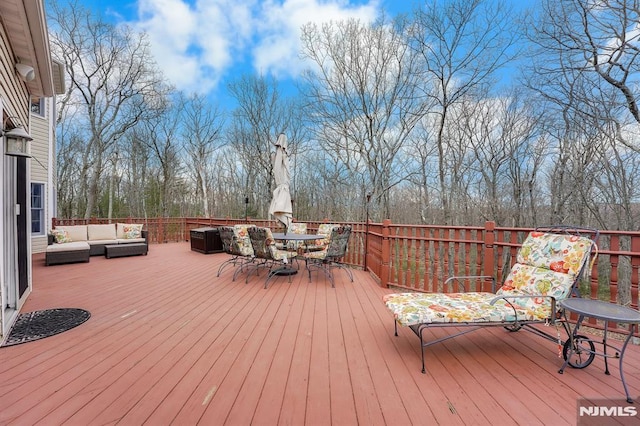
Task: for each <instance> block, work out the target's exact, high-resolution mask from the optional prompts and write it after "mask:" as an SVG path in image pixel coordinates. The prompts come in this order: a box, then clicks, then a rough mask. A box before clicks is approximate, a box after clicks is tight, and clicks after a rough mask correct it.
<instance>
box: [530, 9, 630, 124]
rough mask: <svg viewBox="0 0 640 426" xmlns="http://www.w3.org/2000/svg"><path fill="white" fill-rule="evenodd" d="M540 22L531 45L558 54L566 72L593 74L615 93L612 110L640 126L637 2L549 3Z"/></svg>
mask: <svg viewBox="0 0 640 426" xmlns="http://www.w3.org/2000/svg"><path fill="white" fill-rule="evenodd" d="M541 16H542V18H543V21H542V22H541V24H540V25H537V26H536V27H535V29H536V30H537V31H536V32H535V35H536V37H535V38H532V40H533V41H534V42H537V43H539V44H540V45H541V46H542V47H544V48H545V49H548V50H550V51H551V52H555V54H556V57H558V58H559V59H560V63H561V65H562V66H564V67H570V68H571V69H572V70H575V72H577V73H583V74H592V75H594V76H595V77H597V78H598V79H599V80H600V83H602V84H604V85H607V86H609V87H610V88H611V89H612V90H614V91H616V92H617V93H618V94H619V96H618V98H617V99H611V101H612V102H611V104H610V105H608V108H616V107H619V106H622V107H624V108H626V110H627V111H628V113H629V114H630V115H631V116H632V117H633V119H634V120H635V121H636V122H637V123H640V110H639V107H638V97H639V95H640V92H639V89H638V85H637V84H636V78H635V76H636V75H637V73H638V72H639V71H640V58H639V55H640V32H639V31H638V22H639V21H640V4H639V3H638V1H637V0H600V1H593V0H565V1H560V2H558V1H554V0H545V1H544V2H543V4H542V12H541ZM600 83H599V82H595V80H594V84H595V85H596V86H597V85H599V84H600Z"/></svg>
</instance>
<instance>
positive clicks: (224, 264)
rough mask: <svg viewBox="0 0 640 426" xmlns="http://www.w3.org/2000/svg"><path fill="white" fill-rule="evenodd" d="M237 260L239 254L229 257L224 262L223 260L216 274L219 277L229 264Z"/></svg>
mask: <svg viewBox="0 0 640 426" xmlns="http://www.w3.org/2000/svg"><path fill="white" fill-rule="evenodd" d="M237 261H238V256H232V257H231V259H227V260H225V261H224V262H222V265H220V267H219V268H218V275H216V276H217V277H219V276H220V274H221V273H222V270H223V269H224V268H226V267H227V266H228V265H235V264H236V262H237Z"/></svg>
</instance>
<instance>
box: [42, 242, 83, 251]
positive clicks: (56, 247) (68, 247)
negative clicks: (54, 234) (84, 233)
mask: <svg viewBox="0 0 640 426" xmlns="http://www.w3.org/2000/svg"><path fill="white" fill-rule="evenodd" d="M80 250H89V243H87V242H86V241H72V242H70V243H64V244H51V245H49V246H47V253H52V252H64V251H80Z"/></svg>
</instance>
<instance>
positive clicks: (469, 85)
mask: <svg viewBox="0 0 640 426" xmlns="http://www.w3.org/2000/svg"><path fill="white" fill-rule="evenodd" d="M414 16H415V23H414V25H413V37H412V46H413V47H414V49H415V50H416V51H417V52H419V53H420V54H421V55H422V56H423V58H424V61H425V63H426V68H425V70H424V73H423V77H422V78H424V79H425V80H427V81H430V82H431V83H432V84H431V85H430V86H429V87H428V91H424V92H423V95H424V96H425V97H426V98H428V99H430V100H431V101H432V102H434V103H435V104H436V105H437V107H436V108H434V110H433V111H432V112H433V113H434V114H435V115H436V116H437V121H436V126H437V131H436V135H437V136H436V146H437V148H438V155H439V162H438V176H439V183H440V198H441V203H442V209H443V212H444V221H445V223H450V222H451V219H452V209H451V206H450V192H449V190H450V188H448V185H447V175H448V174H449V172H450V170H449V169H448V167H447V163H446V158H445V151H446V129H447V126H448V125H449V124H450V123H449V115H450V110H451V108H452V106H454V105H455V104H457V103H458V102H460V101H461V100H462V99H463V98H464V97H466V96H470V95H472V94H473V92H474V91H481V92H484V90H485V89H484V87H483V86H486V85H488V84H491V83H492V76H493V74H494V73H495V72H496V71H497V70H498V69H500V68H501V67H502V66H503V65H505V64H506V63H507V62H508V61H509V60H511V58H512V57H513V55H514V52H513V49H514V41H515V39H516V34H517V31H516V28H515V26H514V25H513V24H514V22H515V19H514V16H515V14H514V13H513V12H512V11H511V10H509V9H508V8H506V7H505V5H504V3H503V2H497V3H496V2H493V1H492V2H489V1H486V0H453V1H450V2H446V3H440V2H435V1H433V2H428V3H426V4H425V5H424V6H423V7H422V8H419V9H417V10H416V11H415V14H414Z"/></svg>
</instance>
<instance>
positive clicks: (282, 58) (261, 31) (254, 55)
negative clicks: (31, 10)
mask: <svg viewBox="0 0 640 426" xmlns="http://www.w3.org/2000/svg"><path fill="white" fill-rule="evenodd" d="M58 1H60V0H58ZM80 1H81V3H83V4H84V5H85V6H86V7H87V8H89V9H91V10H93V11H95V13H96V14H100V15H102V16H103V17H105V18H106V19H108V20H109V21H111V22H114V23H123V22H126V23H128V24H130V25H132V26H133V27H135V28H137V29H139V30H142V31H145V32H147V33H148V35H149V38H150V41H151V46H152V51H153V54H154V56H155V60H156V62H157V63H158V65H159V67H160V68H161V70H162V71H163V73H164V75H165V77H166V78H167V79H168V80H169V81H170V82H171V83H172V84H173V85H174V86H175V87H176V88H177V89H179V90H182V91H185V92H187V93H191V92H199V93H204V94H208V95H211V96H212V97H216V93H218V94H220V96H224V93H225V92H226V85H227V83H228V82H229V81H231V80H233V79H234V78H236V77H238V76H239V75H240V74H243V73H259V74H262V75H272V76H274V77H276V78H277V79H278V80H281V81H292V80H295V79H296V77H297V76H298V75H299V73H300V72H301V70H302V69H303V68H304V64H302V63H301V61H300V59H299V58H298V52H299V29H300V27H301V26H302V25H304V24H305V23H307V22H310V21H313V22H316V23H321V22H325V21H328V20H339V19H346V18H357V19H360V20H361V21H363V22H370V21H373V20H375V19H376V18H377V17H379V16H380V14H381V13H385V14H387V15H389V16H394V15H396V14H398V13H403V12H409V11H410V10H411V9H412V7H413V5H414V2H413V1H412V0H351V1H349V0H266V1H265V0H111V1H104V0H80Z"/></svg>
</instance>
